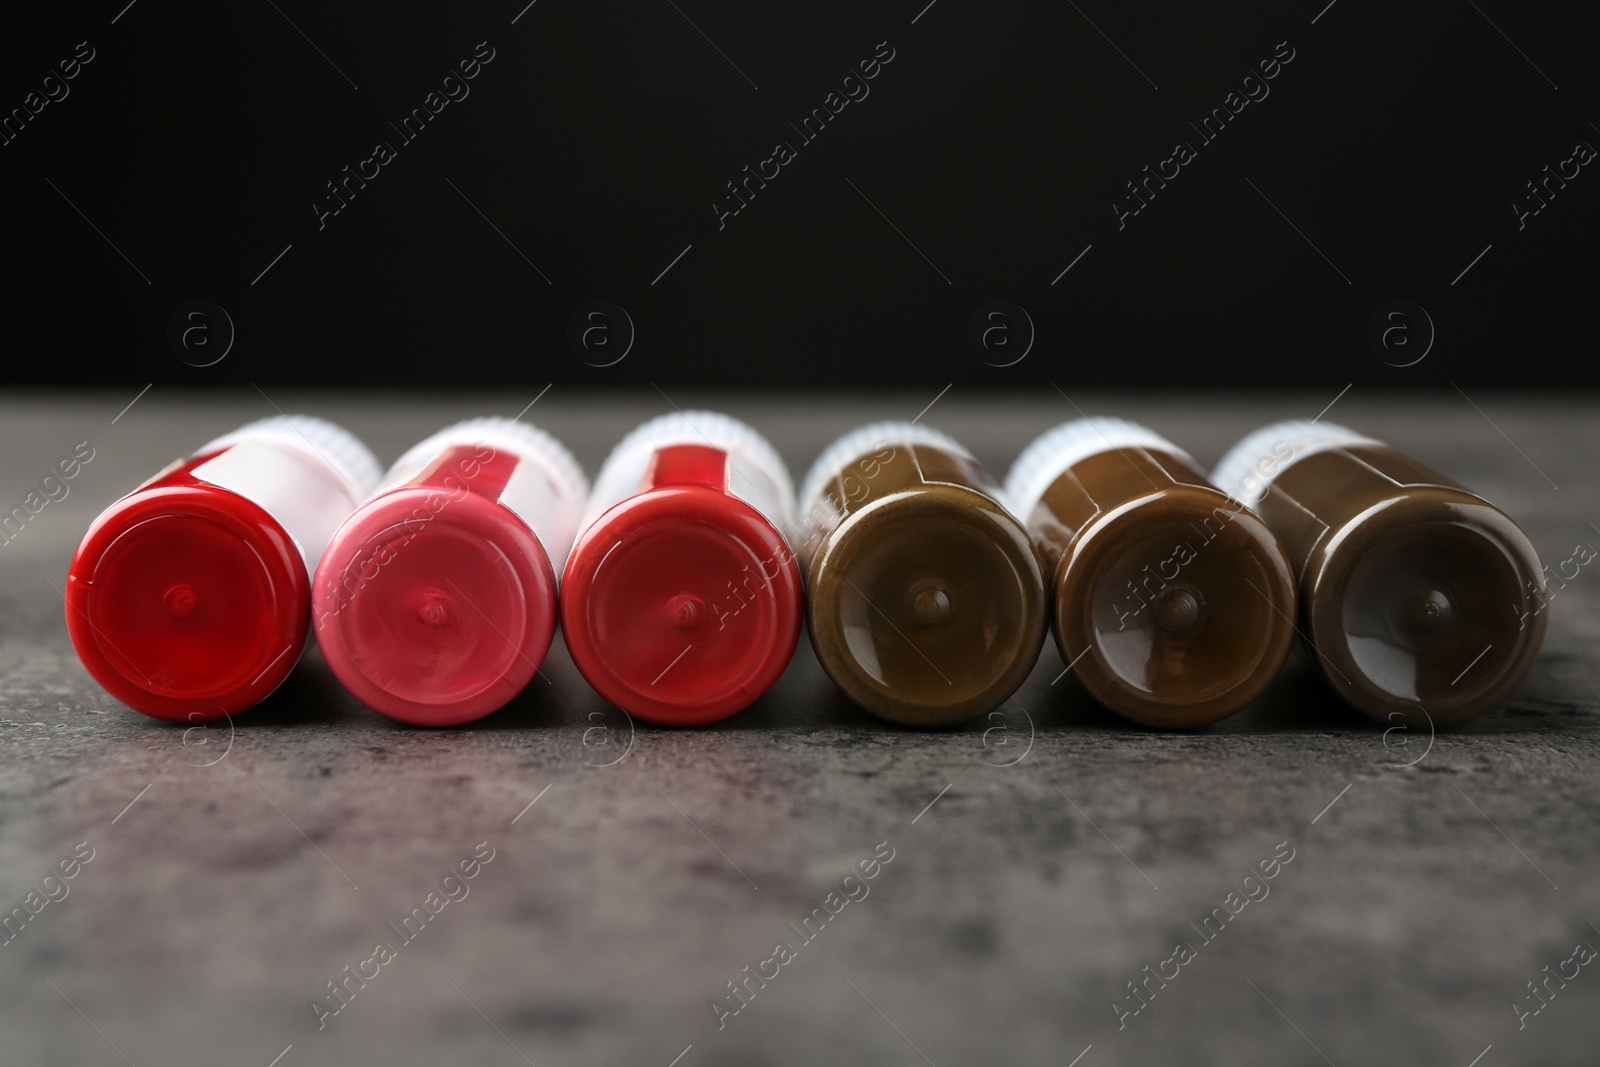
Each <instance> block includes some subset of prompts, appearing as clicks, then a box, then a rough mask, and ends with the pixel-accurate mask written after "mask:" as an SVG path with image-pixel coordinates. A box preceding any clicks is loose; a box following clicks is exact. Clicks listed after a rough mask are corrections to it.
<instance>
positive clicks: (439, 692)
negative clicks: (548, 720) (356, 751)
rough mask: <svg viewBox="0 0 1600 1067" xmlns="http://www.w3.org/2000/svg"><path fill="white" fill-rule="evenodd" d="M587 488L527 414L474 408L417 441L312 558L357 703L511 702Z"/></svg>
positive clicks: (452, 721)
mask: <svg viewBox="0 0 1600 1067" xmlns="http://www.w3.org/2000/svg"><path fill="white" fill-rule="evenodd" d="M587 490H588V485H587V482H586V481H585V479H584V477H583V472H582V471H581V469H579V467H578V465H577V461H576V460H574V459H573V458H572V456H571V454H570V453H569V452H567V450H566V449H565V448H564V447H563V446H562V445H561V444H560V443H559V442H558V441H556V440H555V439H554V438H553V437H550V436H549V435H548V434H545V433H543V432H542V431H540V430H537V429H536V428H534V427H532V426H529V425H527V424H525V423H521V422H515V421H513V420H510V419H470V420H467V421H465V422H461V423H457V424H455V425H453V426H449V427H446V428H445V429H444V430H441V431H440V432H439V433H437V434H434V435H433V436H432V437H429V438H428V439H426V440H424V441H422V442H419V443H418V444H417V445H415V446H414V447H412V448H411V449H409V450H408V451H407V452H406V453H405V455H403V456H401V457H400V459H399V460H397V461H396V462H395V464H394V465H393V466H392V467H391V468H390V469H389V472H388V474H387V476H386V477H385V480H384V484H383V486H382V487H380V488H379V489H378V491H377V493H376V494H374V495H373V496H372V497H371V498H370V499H368V500H367V501H366V502H364V503H363V504H362V505H361V506H360V507H359V508H357V509H356V511H355V513H354V514H353V515H351V516H350V517H349V519H348V520H347V521H346V522H345V523H344V524H343V525H342V526H341V527H340V528H339V531H338V532H337V533H336V534H335V535H334V537H333V540H332V542H331V543H330V544H329V546H328V550H327V552H325V553H324V555H323V559H322V563H321V565H320V566H319V567H318V568H317V572H316V576H315V581H314V584H313V591H312V610H313V617H314V620H315V626H316V633H317V640H318V643H319V645H320V646H321V648H322V653H323V656H324V658H325V659H326V660H327V661H328V665H329V667H330V668H331V669H332V670H333V672H334V674H335V675H336V676H337V677H338V678H339V680H340V682H342V683H343V684H344V686H345V688H346V689H349V690H350V692H351V693H352V694H354V695H355V696H356V697H357V698H358V699H360V700H361V701H362V703H364V704H366V705H367V706H368V707H370V708H372V709H373V710H375V711H378V712H381V713H382V714H384V715H387V716H389V717H390V718H393V719H397V720H399V721H401V722H407V723H411V724H413V725H418V726H453V725H458V724H460V723H464V722H470V721H472V720H474V719H478V718H482V717H483V716H484V715H487V714H489V713H490V712H493V711H496V710H498V709H499V708H501V707H502V706H504V705H505V703H506V702H507V701H509V700H510V699H511V698H512V697H514V696H516V694H517V693H519V692H521V691H522V689H523V687H524V686H526V685H527V684H528V682H529V681H530V680H531V679H532V678H533V676H534V674H535V673H536V672H537V671H538V668H539V665H540V663H542V662H543V660H544V656H545V653H546V652H547V651H548V650H549V648H550V642H551V639H552V638H553V636H554V633H555V624H556V596H557V581H558V577H557V576H558V575H559V573H560V570H561V567H562V565H563V564H564V563H565V561H566V555H567V552H568V550H569V549H570V548H571V546H572V539H573V536H574V535H575V533H576V532H577V524H578V516H579V513H580V511H581V509H582V508H583V505H584V501H585V498H586V497H587Z"/></svg>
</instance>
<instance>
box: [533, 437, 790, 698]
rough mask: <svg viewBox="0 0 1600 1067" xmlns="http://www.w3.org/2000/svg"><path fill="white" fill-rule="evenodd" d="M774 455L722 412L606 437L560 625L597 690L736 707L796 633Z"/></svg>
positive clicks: (782, 491) (786, 491)
mask: <svg viewBox="0 0 1600 1067" xmlns="http://www.w3.org/2000/svg"><path fill="white" fill-rule="evenodd" d="M793 514H794V488H793V483H792V482H791V481H790V480H789V472H788V470H787V468H785V467H784V465H783V460H782V459H780V458H779V456H778V453H777V451H776V450H775V449H773V447H772V445H771V444H769V443H768V442H767V440H766V439H765V438H763V437H762V436H761V435H760V434H758V433H756V431H755V430H753V429H751V428H750V427H749V426H746V425H745V424H744V423H742V422H739V421H738V420H736V419H733V418H730V417H728V416H727V415H720V414H717V413H715V412H709V411H690V412H681V413H674V414H671V415H664V416H662V417H660V418H657V419H652V420H651V421H649V422H647V423H645V424H644V425H642V426H640V427H638V428H637V429H635V430H634V431H633V432H632V433H630V434H629V435H628V436H627V437H625V438H624V439H623V440H622V442H621V443H619V444H618V445H617V447H616V448H614V449H613V450H612V452H611V455H610V456H609V457H608V458H607V459H606V462H605V465H604V466H603V467H602V468H601V470H600V474H599V477H597V478H596V479H595V489H594V494H593V496H591V497H590V499H589V506H588V508H587V509H586V511H585V518H584V521H583V523H582V524H581V527H582V529H581V532H580V533H579V534H578V539H577V543H576V544H575V545H574V546H573V549H572V556H571V558H570V559H569V560H568V561H567V571H566V578H565V585H564V588H563V589H562V598H561V626H562V632H563V633H564V634H565V636H566V642H567V649H568V650H569V651H570V652H571V653H572V660H573V662H574V663H575V664H576V665H577V667H578V670H579V671H581V672H582V673H583V676H584V677H585V678H587V679H588V680H589V684H590V685H592V686H594V687H595V689H596V690H597V691H598V692H599V693H600V695H601V696H603V697H605V698H606V699H607V700H609V701H611V702H612V703H613V704H616V705H617V706H618V707H620V708H623V709H624V710H626V711H628V712H631V713H632V714H634V715H637V716H639V717H640V718H641V719H645V720H647V721H649V722H655V723H661V724H663V725H669V726H694V725H699V724H701V723H708V722H715V721H717V720H718V719H723V718H726V717H727V716H729V715H732V714H733V713H734V712H737V711H740V710H742V709H743V708H745V707H747V706H748V705H749V704H750V703H751V702H752V701H754V700H755V699H756V698H757V697H759V696H761V694H762V693H764V692H766V691H767V689H768V688H769V687H770V686H771V685H772V683H773V682H775V681H777V680H778V676H779V675H780V674H782V673H783V669H784V667H786V666H787V665H788V663H789V659H790V657H791V656H793V654H794V647H795V642H796V641H797V640H798V639H799V636H800V619H801V606H802V604H801V599H802V594H801V581H800V569H799V566H798V564H796V562H795V558H794V552H793V550H792V548H791V547H790V543H789V538H788V533H787V531H788V530H789V529H790V527H791V525H792V523H793Z"/></svg>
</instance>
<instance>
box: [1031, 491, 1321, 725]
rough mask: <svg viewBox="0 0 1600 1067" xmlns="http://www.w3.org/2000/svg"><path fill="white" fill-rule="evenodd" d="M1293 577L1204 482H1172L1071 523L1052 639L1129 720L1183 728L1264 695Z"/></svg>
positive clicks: (1282, 637)
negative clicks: (1074, 530)
mask: <svg viewBox="0 0 1600 1067" xmlns="http://www.w3.org/2000/svg"><path fill="white" fill-rule="evenodd" d="M1294 617H1295V584H1294V576H1293V574H1292V573H1291V572H1290V570H1289V565H1288V561H1287V559H1286V558H1285V556H1284V553H1283V549H1282V547H1281V546H1280V545H1279V543H1278V540H1277V538H1276V536H1274V535H1273V533H1272V532H1271V531H1270V530H1269V529H1267V527H1266V525H1265V524H1264V523H1263V522H1262V521H1261V520H1260V519H1259V518H1257V517H1256V515H1255V514H1254V513H1253V512H1251V511H1249V510H1248V509H1246V508H1244V507H1243V505H1241V504H1239V503H1237V502H1233V501H1230V500H1229V499H1228V498H1227V496H1226V495H1224V494H1223V493H1221V492H1218V491H1216V490H1215V489H1211V488H1209V487H1203V486H1196V485H1182V486H1174V487H1171V488H1168V489H1165V490H1164V491H1162V492H1160V493H1150V494H1148V495H1145V496H1142V497H1139V498H1136V499H1134V500H1132V501H1130V502H1128V503H1127V504H1125V505H1123V506H1122V507H1118V508H1115V509H1113V510H1111V511H1108V512H1105V513H1103V514H1102V515H1100V516H1099V517H1097V518H1096V519H1095V520H1093V521H1092V522H1090V523H1089V525H1087V526H1086V527H1084V529H1082V530H1080V531H1079V532H1078V534H1077V537H1076V538H1075V540H1074V550H1073V551H1072V552H1070V553H1067V554H1066V555H1065V556H1064V557H1063V562H1062V565H1061V569H1060V572H1059V574H1058V575H1057V578H1056V608H1055V625H1056V641H1057V644H1058V645H1059V646H1060V649H1061V655H1062V658H1063V659H1064V660H1065V661H1066V662H1067V663H1068V664H1069V665H1071V667H1072V670H1073V672H1074V673H1075V674H1076V675H1077V677H1078V679H1079V681H1081V682H1082V683H1083V686H1084V688H1085V689H1087V690H1088V691H1089V693H1090V694H1091V695H1092V696H1094V697H1095V699H1097V700H1099V701H1100V702H1101V703H1103V704H1105V705H1107V706H1108V707H1110V708H1112V709H1114V710H1115V711H1117V712H1119V713H1120V714H1122V715H1124V716H1126V717H1127V718H1130V719H1133V720H1134V721H1136V722H1142V723H1145V724H1147V725H1150V726H1162V727H1192V726H1203V725H1205V724H1207V723H1211V722H1215V721H1217V720H1219V719H1222V718H1225V717H1226V716H1228V715H1231V714H1233V713H1234V712H1236V711H1238V710H1240V709H1241V708H1243V707H1244V706H1245V705H1246V704H1248V703H1249V702H1250V701H1252V700H1254V699H1255V698H1256V697H1257V696H1259V695H1260V694H1261V693H1262V691H1264V690H1265V689H1266V687H1267V685H1268V684H1270V683H1271V681H1272V679H1273V678H1274V677H1275V676H1276V675H1277V673H1278V670H1279V668H1280V667H1281V666H1282V665H1283V662H1284V660H1285V659H1286V658H1287V656H1288V653H1289V648H1290V646H1291V644H1292V643H1293V637H1294V624H1293V620H1294Z"/></svg>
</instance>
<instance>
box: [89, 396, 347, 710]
mask: <svg viewBox="0 0 1600 1067" xmlns="http://www.w3.org/2000/svg"><path fill="white" fill-rule="evenodd" d="M377 478H378V466H377V461H376V460H375V459H374V458H373V457H372V453H371V452H370V451H368V450H367V448H366V446H365V445H363V444H361V443H360V442H359V441H358V440H356V439H355V438H354V437H353V436H352V435H350V434H349V433H347V432H346V431H344V430H342V429H340V428H339V427H337V426H334V425H333V424H332V423H327V422H324V421H323V420H320V419H314V418H310V417H308V416H301V415H296V416H286V417H284V416H280V417H277V418H273V419H266V420H262V421H261V422H258V423H252V424H250V425H248V426H245V427H242V428H240V429H239V430H236V431H234V432H233V433H231V434H227V435H225V436H223V437H221V438H218V439H217V440H215V441H213V442H211V443H209V444H207V445H206V446H204V447H202V448H201V449H200V450H199V451H197V452H196V453H195V454H194V455H192V456H190V457H189V458H187V459H184V460H180V461H178V462H176V463H174V464H172V465H170V466H169V467H167V468H166V469H165V470H163V471H162V472H161V473H159V474H157V475H156V476H155V477H154V478H152V479H151V480H150V481H148V482H146V483H145V484H144V485H142V486H140V487H139V488H138V489H136V490H134V491H133V492H132V493H130V494H128V495H127V496H125V497H123V498H122V499H121V500H118V501H117V502H116V503H114V504H112V505H111V506H110V507H109V508H107V509H106V510H105V511H104V512H103V513H101V515H100V516H99V517H98V518H96V519H95V521H94V522H93V523H92V524H91V525H90V527H89V531H88V533H87V534H85V535H84V538H83V541H82V542H81V543H80V544H79V546H78V550H77V553H76V554H75V555H74V557H73V561H72V567H71V570H70V571H69V573H68V576H67V592H66V615H67V628H68V632H69V633H70V634H71V636H72V641H73V645H74V647H75V648H76V649H77V652H78V655H79V658H80V659H81V660H82V661H83V663H84V666H85V667H86V668H88V670H89V672H90V674H92V675H93V676H94V677H95V680H96V681H98V682H99V683H100V684H101V685H102V686H103V687H104V688H105V689H106V690H107V691H108V692H109V693H111V695H112V696H114V697H116V698H117V699H118V700H120V701H122V702H123V703H125V704H127V705H128V706H129V707H132V708H135V709H136V710H138V711H141V712H144V713H145V714H146V715H150V716H153V717H155V718H161V719H168V720H171V721H174V722H204V721H209V720H211V719H216V718H220V717H222V716H224V715H228V714H232V713H234V712H237V711H242V710H244V709H245V708H248V707H250V706H252V705H254V704H256V703H258V702H260V701H261V700H262V699H264V698H265V697H266V696H267V695H268V694H270V693H271V692H272V691H273V690H274V689H276V688H277V687H278V685H279V684H281V683H282V681H283V680H284V678H286V677H287V676H288V674H289V671H290V670H291V669H292V668H293V666H294V665H295V663H296V662H297V661H298V659H299V657H300V653H301V652H302V650H303V649H304V647H305V642H306V637H307V634H308V633H309V630H310V621H311V620H310V574H311V572H312V570H313V569H314V568H315V566H316V564H317V561H318V559H319V558H320V556H321V554H322V551H323V548H324V547H325V546H326V544H327V542H328V539H329V538H330V537H331V536H332V534H333V531H334V530H335V529H336V528H337V527H338V525H339V523H340V522H342V521H343V520H344V518H345V517H346V516H348V515H349V514H350V511H351V510H352V509H354V507H355V506H356V504H357V503H358V502H359V501H360V500H361V498H362V497H364V496H365V495H366V494H367V493H369V492H370V491H371V490H372V488H373V487H374V486H375V485H376V484H377Z"/></svg>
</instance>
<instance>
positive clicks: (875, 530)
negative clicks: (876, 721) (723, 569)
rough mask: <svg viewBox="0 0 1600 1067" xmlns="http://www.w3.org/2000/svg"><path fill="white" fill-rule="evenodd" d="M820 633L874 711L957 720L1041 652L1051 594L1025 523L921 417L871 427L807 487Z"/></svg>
mask: <svg viewBox="0 0 1600 1067" xmlns="http://www.w3.org/2000/svg"><path fill="white" fill-rule="evenodd" d="M800 501H801V505H800V506H801V511H800V514H801V523H802V529H801V530H800V533H799V538H800V541H801V546H802V547H801V552H800V557H801V560H802V562H803V563H804V564H805V573H806V576H807V597H806V601H807V602H806V615H807V620H808V622H809V623H810V630H811V644H812V647H813V648H815V649H816V652H817V658H818V659H819V660H820V661H821V662H822V667H823V669H824V670H825V671H827V673H828V676H829V677H830V678H832V679H833V680H834V682H835V683H837V684H838V686H839V688H840V689H842V690H844V692H845V694H846V695H847V696H849V697H850V698H851V699H852V700H854V701H855V702H856V703H857V704H860V705H861V706H862V707H864V708H866V709H867V710H868V711H870V712H872V713H874V714H876V715H879V716H881V717H883V718H885V719H888V720H890V721H891V722H898V723H903V724H906V725H909V726H949V725H954V724H956V723H960V722H965V721H966V720H967V719H970V718H972V717H973V716H976V715H981V714H983V713H984V712H988V711H992V710H993V709H994V708H996V707H998V706H999V705H1000V704H1002V703H1004V702H1005V701H1006V700H1007V698H1009V697H1010V696H1011V694H1012V693H1014V692H1016V690H1017V687H1018V686H1020V685H1021V684H1022V682H1023V680H1024V679H1026V678H1027V677H1028V674H1029V672H1030V671H1032V669H1033V667H1034V665H1035V664H1036V663H1037V662H1038V660H1039V649H1040V647H1041V646H1042V645H1043V643H1044V631H1045V605H1046V593H1045V588H1044V575H1043V572H1042V570H1041V569H1040V566H1039V560H1038V558H1037V557H1036V556H1035V555H1034V551H1033V546H1032V545H1031V544H1030V543H1029V539H1028V533H1027V531H1026V530H1025V529H1023V527H1022V524H1021V523H1019V522H1018V521H1017V520H1016V519H1015V518H1013V517H1012V515H1011V513H1010V512H1009V511H1007V510H1006V507H1005V505H1004V503H1002V501H1001V492H1000V488H999V486H997V485H996V484H995V483H994V481H993V479H991V478H990V477H989V475H988V474H986V473H985V472H984V469H983V467H982V466H981V465H979V463H978V461H977V460H975V459H973V458H972V455H971V453H969V452H968V451H967V450H966V449H964V448H962V447H961V446H960V445H959V444H957V443H956V442H955V441H954V440H952V439H951V438H950V437H947V436H946V435H944V434H942V433H939V432H938V431H936V430H932V429H929V428H928V427H925V426H920V425H917V424H914V423H906V422H885V423H875V424H872V425H869V426H863V427H861V428H860V429H858V430H854V431H852V432H851V433H848V434H846V435H844V436H843V437H841V438H840V439H839V440H837V441H835V442H834V443H833V444H832V445H830V446H829V447H828V448H827V449H826V450H824V451H823V453H822V454H821V455H820V456H818V457H817V461H816V462H815V463H814V464H812V467H811V471H810V473H809V474H808V475H807V476H806V479H805V482H804V483H803V485H802V488H801V496H800Z"/></svg>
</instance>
